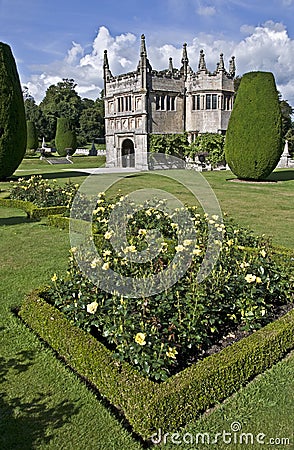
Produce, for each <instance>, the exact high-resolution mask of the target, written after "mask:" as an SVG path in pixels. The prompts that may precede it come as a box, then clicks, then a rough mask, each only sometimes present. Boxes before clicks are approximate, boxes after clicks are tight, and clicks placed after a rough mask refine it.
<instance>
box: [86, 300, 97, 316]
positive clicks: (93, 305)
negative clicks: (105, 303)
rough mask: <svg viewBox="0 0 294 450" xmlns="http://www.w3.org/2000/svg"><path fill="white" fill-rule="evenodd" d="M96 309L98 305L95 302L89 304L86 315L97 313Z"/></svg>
mask: <svg viewBox="0 0 294 450" xmlns="http://www.w3.org/2000/svg"><path fill="white" fill-rule="evenodd" d="M97 308H98V303H97V302H96V300H95V301H94V302H92V303H89V304H88V305H87V313H89V314H95V312H96V311H97Z"/></svg>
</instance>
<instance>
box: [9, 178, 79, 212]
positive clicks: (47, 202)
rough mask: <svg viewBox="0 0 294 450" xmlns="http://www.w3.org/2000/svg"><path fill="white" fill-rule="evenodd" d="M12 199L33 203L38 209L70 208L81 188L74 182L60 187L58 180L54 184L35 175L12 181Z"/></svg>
mask: <svg viewBox="0 0 294 450" xmlns="http://www.w3.org/2000/svg"><path fill="white" fill-rule="evenodd" d="M11 184H12V189H11V191H10V198H11V199H13V200H22V201H25V202H31V203H33V204H34V205H35V206H36V207H38V208H48V207H53V206H61V205H62V206H68V207H69V206H70V205H71V203H72V200H73V198H74V196H75V195H76V193H77V190H78V188H79V185H78V184H74V183H72V182H68V183H66V184H65V185H64V186H59V185H58V184H57V181H56V180H53V182H52V183H50V182H49V180H47V179H44V178H42V175H33V176H31V177H30V178H29V179H24V178H19V179H18V181H17V182H14V181H11Z"/></svg>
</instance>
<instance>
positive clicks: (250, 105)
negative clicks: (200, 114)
mask: <svg viewBox="0 0 294 450" xmlns="http://www.w3.org/2000/svg"><path fill="white" fill-rule="evenodd" d="M282 151H283V148H282V119H281V109H280V104H279V97H278V92H277V89H276V85H275V79H274V76H273V74H272V73H270V72H250V73H247V74H245V75H243V77H242V80H241V83H240V86H239V89H238V95H237V97H236V101H235V104H234V108H233V111H232V113H231V116H230V120H229V125H228V130H227V134H226V141H225V157H226V161H227V163H228V164H229V167H230V169H231V170H232V172H233V173H234V174H235V175H236V176H237V177H239V178H243V179H254V180H261V179H264V178H266V177H267V176H268V175H269V174H270V173H271V172H272V170H273V169H274V168H275V167H276V165H277V164H278V162H279V159H280V156H281V153H282Z"/></svg>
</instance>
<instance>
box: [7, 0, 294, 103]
mask: <svg viewBox="0 0 294 450" xmlns="http://www.w3.org/2000/svg"><path fill="white" fill-rule="evenodd" d="M293 17H294V0H268V1H265V0H215V1H210V0H148V1H147V0H141V1H140V2H138V0H124V1H123V0H121V1H116V0H84V1H80V0H63V1H60V0H59V1H57V0H0V41H2V42H6V43H8V44H9V45H10V46H11V48H12V51H13V53H14V56H15V58H16V61H17V65H18V70H19V74H20V78H21V82H22V83H23V84H24V85H26V86H28V87H29V89H30V91H31V93H32V95H33V96H34V97H35V99H36V101H37V102H39V101H40V100H41V99H42V98H43V97H44V95H45V92H46V89H47V88H48V87H49V86H50V85H51V84H56V83H57V82H58V81H60V80H61V79H62V78H74V79H75V81H76V83H77V90H78V92H79V94H80V95H81V96H82V97H89V98H97V96H99V93H100V90H101V88H102V87H103V80H102V70H101V69H102V57H103V51H104V49H105V48H107V49H108V53H109V60H110V65H111V70H112V72H113V73H114V74H117V73H122V72H126V71H130V70H134V69H135V67H136V65H137V62H138V55H139V45H140V43H139V41H140V35H141V33H145V35H146V43H147V51H148V56H149V60H150V62H151V65H152V66H153V68H155V69H163V68H165V67H167V65H168V58H169V57H170V56H172V57H173V60H174V66H175V67H179V65H180V59H181V49H182V44H183V43H184V42H187V44H188V56H189V59H190V65H191V67H192V69H194V70H196V69H197V64H198V57H199V51H200V50H201V49H204V52H205V54H206V60H207V65H208V68H209V69H210V70H214V68H215V65H216V63H217V61H218V58H219V53H221V52H223V53H224V57H225V61H226V64H227V65H228V61H229V59H230V57H231V56H232V55H234V56H236V64H237V73H238V74H239V75H242V74H243V73H245V72H247V71H250V70H267V71H272V72H273V73H274V75H275V77H276V82H277V85H278V89H279V90H280V91H281V93H282V95H283V97H284V98H285V99H286V100H288V101H289V102H290V104H291V105H292V106H294V79H293V73H294V21H293Z"/></svg>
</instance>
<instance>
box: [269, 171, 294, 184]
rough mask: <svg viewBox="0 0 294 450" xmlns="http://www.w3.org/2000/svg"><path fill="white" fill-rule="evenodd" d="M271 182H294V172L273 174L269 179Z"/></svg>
mask: <svg viewBox="0 0 294 450" xmlns="http://www.w3.org/2000/svg"><path fill="white" fill-rule="evenodd" d="M267 180H269V181H292V180H294V170H291V169H289V170H280V171H278V172H272V173H271V174H270V175H269V177H268V178H267Z"/></svg>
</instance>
